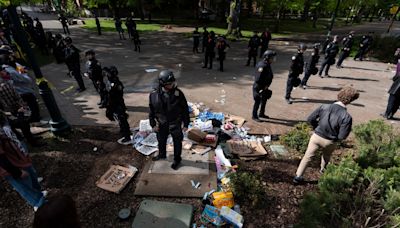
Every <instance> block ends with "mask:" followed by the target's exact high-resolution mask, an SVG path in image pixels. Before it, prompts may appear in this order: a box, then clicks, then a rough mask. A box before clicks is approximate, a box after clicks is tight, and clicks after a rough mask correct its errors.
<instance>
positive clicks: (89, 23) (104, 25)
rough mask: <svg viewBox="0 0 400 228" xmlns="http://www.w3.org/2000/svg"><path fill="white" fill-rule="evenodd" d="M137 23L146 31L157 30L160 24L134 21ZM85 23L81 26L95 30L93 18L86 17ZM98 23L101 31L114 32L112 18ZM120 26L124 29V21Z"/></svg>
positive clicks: (139, 27)
mask: <svg viewBox="0 0 400 228" xmlns="http://www.w3.org/2000/svg"><path fill="white" fill-rule="evenodd" d="M135 22H136V24H137V29H138V30H139V31H142V32H146V31H159V30H160V29H161V27H160V24H148V23H142V22H141V21H135ZM85 23H86V24H85V25H84V26H83V27H84V28H85V29H89V30H92V31H97V27H96V22H95V20H94V19H88V20H85ZM100 25H101V31H106V32H110V31H111V32H116V30H115V24H114V20H111V19H109V20H108V19H106V20H103V19H101V20H100ZM122 28H123V29H125V30H126V26H125V23H122Z"/></svg>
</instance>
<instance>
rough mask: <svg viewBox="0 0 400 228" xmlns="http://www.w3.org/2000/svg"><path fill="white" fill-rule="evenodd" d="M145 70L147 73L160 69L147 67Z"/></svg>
mask: <svg viewBox="0 0 400 228" xmlns="http://www.w3.org/2000/svg"><path fill="white" fill-rule="evenodd" d="M145 71H146V73H153V72H157V71H158V70H157V69H153V68H150V69H145Z"/></svg>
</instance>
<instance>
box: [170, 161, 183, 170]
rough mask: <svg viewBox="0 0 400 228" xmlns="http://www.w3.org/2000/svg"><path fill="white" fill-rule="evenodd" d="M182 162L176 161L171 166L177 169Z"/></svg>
mask: <svg viewBox="0 0 400 228" xmlns="http://www.w3.org/2000/svg"><path fill="white" fill-rule="evenodd" d="M180 163H181V162H178V161H174V162H173V163H172V165H171V168H172V169H173V170H177V169H178V168H179V164H180Z"/></svg>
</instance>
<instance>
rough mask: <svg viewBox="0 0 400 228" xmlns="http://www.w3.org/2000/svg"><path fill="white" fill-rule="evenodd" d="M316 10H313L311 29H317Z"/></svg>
mask: <svg viewBox="0 0 400 228" xmlns="http://www.w3.org/2000/svg"><path fill="white" fill-rule="evenodd" d="M317 11H318V9H315V10H314V16H313V25H312V27H313V28H317V21H318V12H317Z"/></svg>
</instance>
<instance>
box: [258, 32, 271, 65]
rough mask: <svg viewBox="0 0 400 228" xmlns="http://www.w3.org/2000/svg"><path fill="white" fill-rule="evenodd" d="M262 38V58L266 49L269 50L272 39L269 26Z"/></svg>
mask: <svg viewBox="0 0 400 228" xmlns="http://www.w3.org/2000/svg"><path fill="white" fill-rule="evenodd" d="M260 39H261V51H260V58H262V56H263V55H264V53H265V51H266V50H268V46H269V41H271V40H272V35H271V32H270V31H269V29H268V28H267V29H266V30H265V31H264V32H263V33H262V34H261V37H260Z"/></svg>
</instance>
